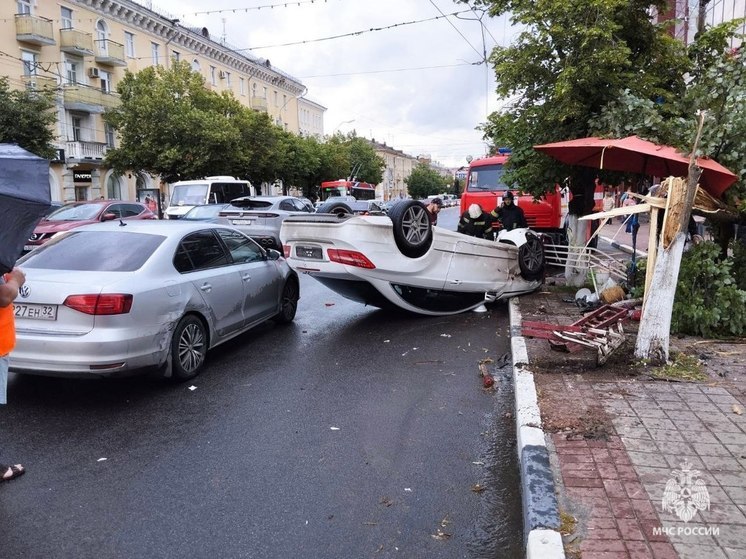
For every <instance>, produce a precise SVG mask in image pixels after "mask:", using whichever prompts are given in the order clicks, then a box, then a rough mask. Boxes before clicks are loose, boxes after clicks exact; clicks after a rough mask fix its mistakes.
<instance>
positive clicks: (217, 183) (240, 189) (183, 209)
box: [165, 176, 256, 219]
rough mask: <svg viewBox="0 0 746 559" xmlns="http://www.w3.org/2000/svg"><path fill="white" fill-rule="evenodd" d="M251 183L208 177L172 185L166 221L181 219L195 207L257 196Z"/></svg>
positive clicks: (228, 178) (229, 178)
mask: <svg viewBox="0 0 746 559" xmlns="http://www.w3.org/2000/svg"><path fill="white" fill-rule="evenodd" d="M255 195H256V190H254V187H253V186H252V185H251V183H250V182H249V181H245V180H240V179H236V178H233V177H223V176H220V177H206V178H204V179H200V180H193V181H179V182H175V183H173V184H172V185H171V200H170V201H169V204H168V208H166V212H165V216H166V219H179V218H181V217H182V216H183V215H184V214H185V213H187V212H188V211H189V210H191V209H192V208H193V207H194V206H201V205H203V204H227V203H229V202H230V201H231V200H235V199H236V198H241V197H242V196H255Z"/></svg>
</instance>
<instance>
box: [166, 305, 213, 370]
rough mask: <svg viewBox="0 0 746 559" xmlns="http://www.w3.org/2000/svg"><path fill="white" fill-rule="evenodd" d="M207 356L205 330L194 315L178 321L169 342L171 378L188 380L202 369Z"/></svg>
mask: <svg viewBox="0 0 746 559" xmlns="http://www.w3.org/2000/svg"><path fill="white" fill-rule="evenodd" d="M205 355H207V329H206V328H205V325H204V324H203V323H202V321H201V320H200V319H199V318H197V317H196V316H194V315H187V316H185V317H184V318H182V319H181V320H180V321H179V324H177V325H176V330H174V337H173V339H172V341H171V357H172V361H173V365H172V366H173V378H174V379H175V380H188V379H190V378H194V377H196V376H197V374H198V373H199V372H200V370H201V369H202V365H204V363H205Z"/></svg>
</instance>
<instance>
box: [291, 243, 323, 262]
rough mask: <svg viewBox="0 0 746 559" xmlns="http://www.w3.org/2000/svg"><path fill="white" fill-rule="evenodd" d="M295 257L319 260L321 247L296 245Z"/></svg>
mask: <svg viewBox="0 0 746 559" xmlns="http://www.w3.org/2000/svg"><path fill="white" fill-rule="evenodd" d="M295 256H297V257H298V258H311V259H313V260H321V259H322V256H321V247H309V246H303V245H296V247H295Z"/></svg>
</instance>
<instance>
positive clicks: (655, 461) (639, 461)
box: [627, 451, 668, 471]
mask: <svg viewBox="0 0 746 559" xmlns="http://www.w3.org/2000/svg"><path fill="white" fill-rule="evenodd" d="M627 454H628V455H629V459H630V460H631V461H632V464H634V465H635V469H638V468H639V467H640V466H652V467H659V468H666V467H668V463H667V462H666V459H665V458H664V457H663V456H662V455H661V454H657V453H655V452H653V451H651V452H635V451H628V452H627ZM638 471H639V470H638Z"/></svg>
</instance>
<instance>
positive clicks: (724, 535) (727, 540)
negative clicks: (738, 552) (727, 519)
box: [715, 524, 746, 557]
mask: <svg viewBox="0 0 746 559" xmlns="http://www.w3.org/2000/svg"><path fill="white" fill-rule="evenodd" d="M718 528H720V533H719V534H718V535H717V536H716V538H715V539H716V540H717V542H718V543H719V544H720V545H721V546H722V547H730V548H733V549H742V550H744V551H743V555H742V557H746V526H739V525H736V524H729V525H720V526H718Z"/></svg>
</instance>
